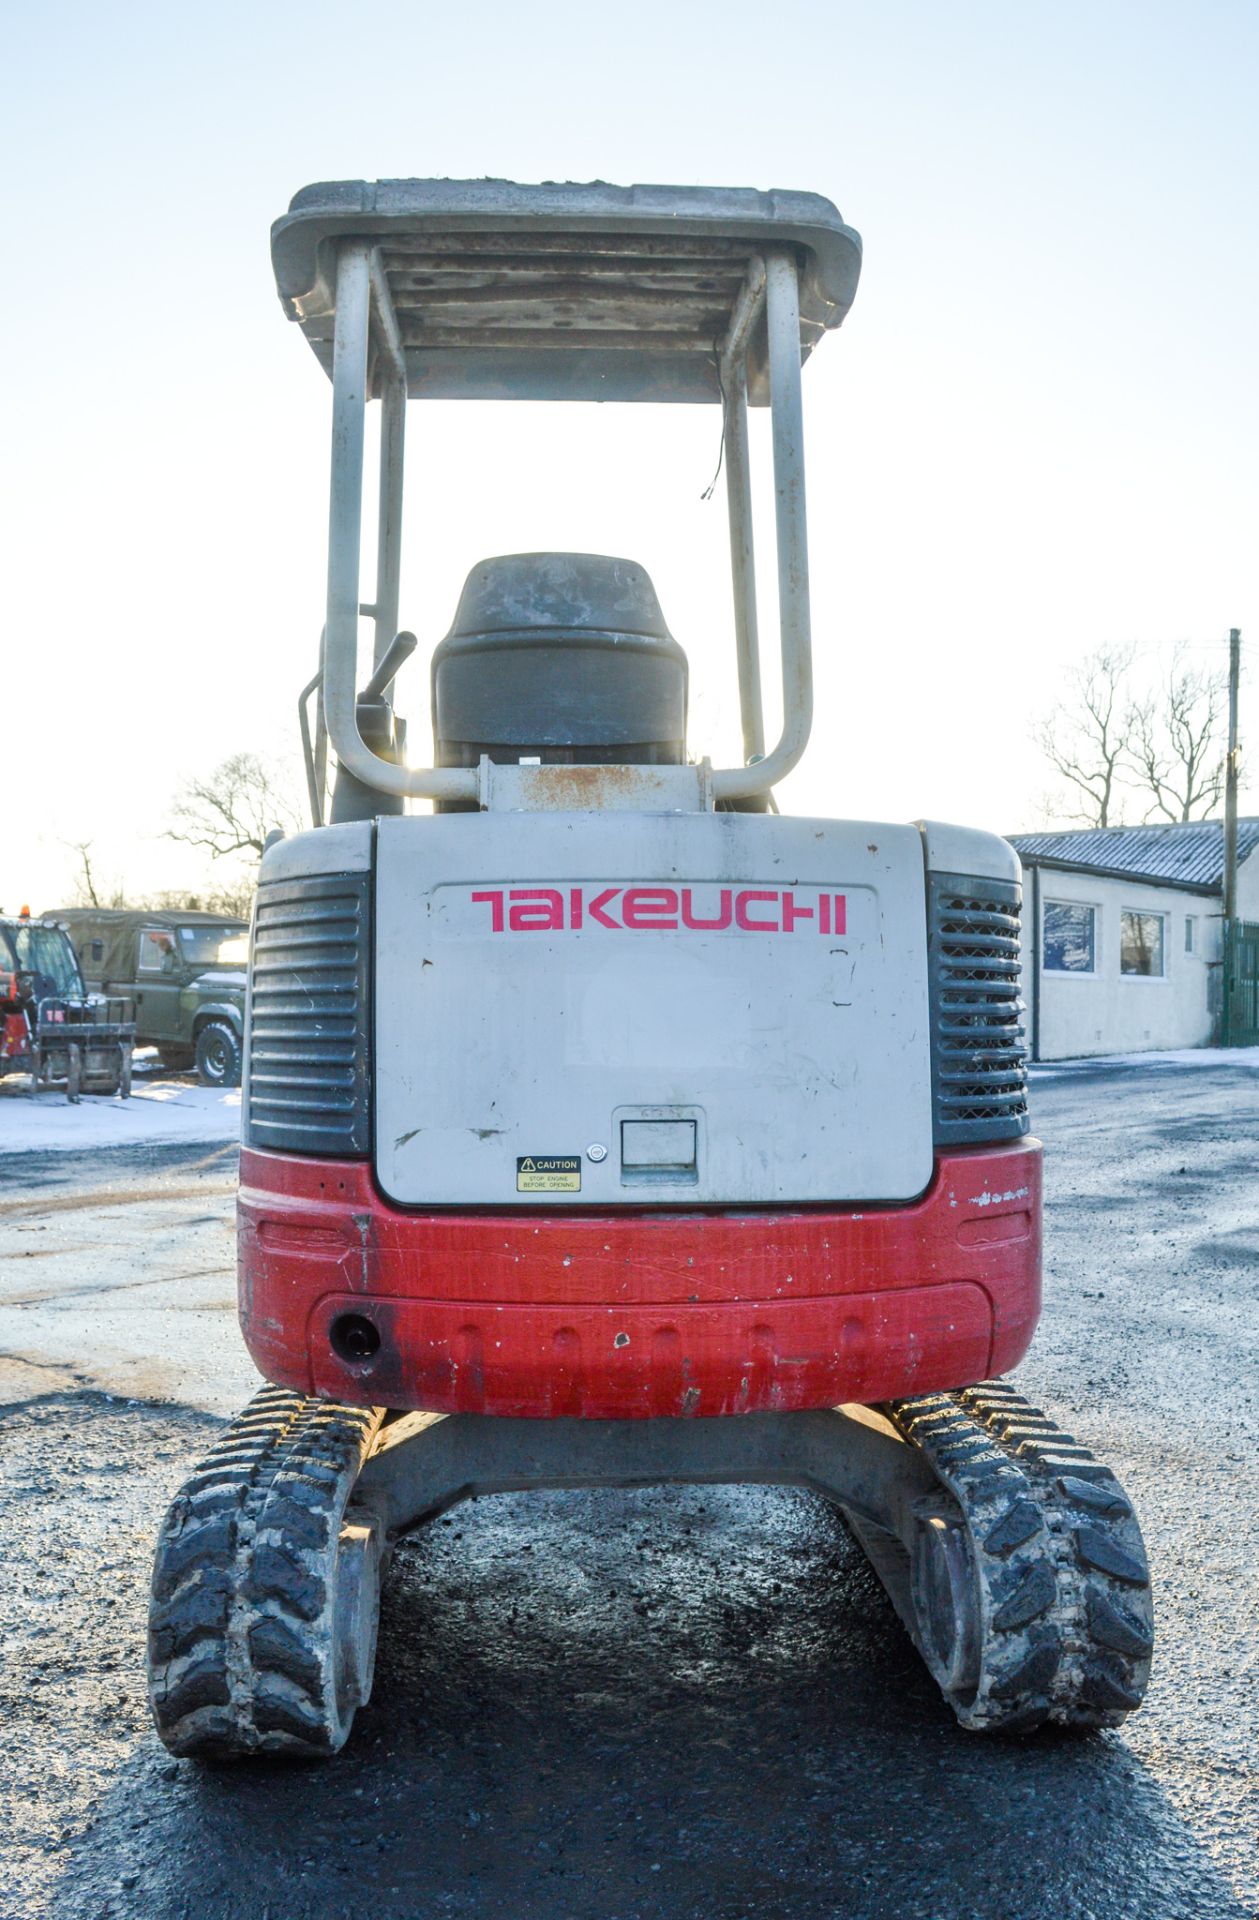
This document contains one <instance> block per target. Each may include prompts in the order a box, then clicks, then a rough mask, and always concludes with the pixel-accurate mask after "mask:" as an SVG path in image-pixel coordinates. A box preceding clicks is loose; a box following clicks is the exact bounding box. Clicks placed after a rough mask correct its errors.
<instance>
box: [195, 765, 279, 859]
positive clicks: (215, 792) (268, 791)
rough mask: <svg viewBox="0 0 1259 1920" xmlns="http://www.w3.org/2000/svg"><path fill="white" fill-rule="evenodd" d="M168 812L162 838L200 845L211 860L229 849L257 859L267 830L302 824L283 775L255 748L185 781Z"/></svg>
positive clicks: (225, 853) (269, 831)
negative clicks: (195, 778) (201, 777)
mask: <svg viewBox="0 0 1259 1920" xmlns="http://www.w3.org/2000/svg"><path fill="white" fill-rule="evenodd" d="M170 817H171V824H170V826H169V827H168V828H167V829H166V834H165V838H166V839H168V840H180V841H182V842H183V843H184V844H185V845H186V846H189V847H201V848H203V849H204V850H205V851H206V852H207V853H209V854H210V856H211V858H212V859H214V860H222V859H226V858H228V857H229V856H231V855H233V854H253V855H254V856H255V857H256V858H257V859H259V860H261V858H262V851H263V848H264V846H265V845H266V840H267V835H268V834H269V833H272V832H274V830H275V829H276V828H277V827H278V828H280V829H281V830H283V831H289V830H291V829H293V828H295V827H298V826H300V825H301V817H300V815H299V813H298V810H297V807H296V805H295V804H294V802H293V800H292V799H291V797H290V795H289V792H288V789H287V787H286V785H285V784H284V782H283V780H282V779H280V778H279V777H278V776H277V775H276V774H275V773H274V772H273V771H272V769H271V768H270V767H269V766H268V765H267V763H266V762H265V761H264V760H262V759H261V758H260V757H259V756H258V755H257V754H256V753H234V754H232V755H231V756H230V757H229V758H228V759H226V760H224V761H223V763H222V765H221V766H218V767H216V768H215V769H214V771H213V773H211V774H209V775H207V776H206V777H205V778H204V779H200V780H190V781H188V782H187V784H186V785H185V786H184V787H183V788H182V789H181V790H180V792H179V793H178V794H177V795H176V797H175V800H174V802H173V804H172V806H171V816H170Z"/></svg>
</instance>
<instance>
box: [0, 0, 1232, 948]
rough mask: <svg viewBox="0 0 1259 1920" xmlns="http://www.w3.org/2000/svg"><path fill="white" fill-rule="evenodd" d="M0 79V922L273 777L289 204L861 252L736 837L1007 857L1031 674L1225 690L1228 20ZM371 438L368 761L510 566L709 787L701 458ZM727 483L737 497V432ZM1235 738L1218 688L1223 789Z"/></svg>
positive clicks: (807, 23) (725, 706)
mask: <svg viewBox="0 0 1259 1920" xmlns="http://www.w3.org/2000/svg"><path fill="white" fill-rule="evenodd" d="M4 42H5V48H6V53H5V60H4V76H3V79H2V80H0V87H2V88H3V98H2V101H0V107H2V110H0V148H3V149H5V150H7V151H4V152H3V159H4V170H3V175H2V176H0V177H2V178H3V179H4V181H5V182H6V183H7V185H6V188H5V199H6V202H7V205H6V207H5V210H4V231H5V237H6V263H5V264H6V273H5V280H6V298H5V300H4V302H3V303H0V351H2V354H3V358H2V362H0V364H3V366H4V368H5V373H6V378H5V383H4V402H3V406H4V426H3V460H2V462H0V468H2V473H0V484H2V485H3V489H4V497H3V501H2V502H0V583H2V585H3V599H4V605H3V613H2V615H0V620H2V621H3V626H2V628H0V635H2V638H0V646H2V649H3V660H4V673H3V692H2V693H0V711H2V712H3V714H4V728H3V746H2V748H0V804H2V805H3V819H4V822H5V828H4V832H3V834H2V835H0V906H3V907H4V908H6V909H7V910H9V911H13V910H14V908H15V907H16V906H17V905H18V904H19V903H20V902H21V901H26V900H30V902H31V903H32V905H33V906H35V907H36V909H37V910H38V909H39V908H40V907H46V906H53V905H56V904H58V903H59V902H60V901H62V900H64V899H65V898H66V896H67V894H68V891H69V889H70V886H71V884H72V881H73V868H74V864H75V859H76V856H75V855H74V854H73V853H72V852H71V850H70V849H71V846H72V844H73V843H75V842H78V841H83V840H90V841H91V843H92V847H93V857H94V860H95V862H96V866H97V870H98V872H99V873H100V875H101V877H102V878H103V879H105V880H106V881H108V880H109V879H110V878H111V877H113V878H119V879H122V880H124V881H125V882H126V883H127V885H128V886H129V887H130V888H131V889H132V890H133V891H135V892H148V891H151V890H153V889H157V888H161V887H168V886H171V887H173V886H177V885H186V884H190V883H196V881H197V880H198V878H199V875H198V874H197V873H195V872H194V867H195V865H196V863H195V862H194V861H193V860H192V859H191V858H190V857H189V856H188V855H187V854H186V853H185V852H184V851H183V850H181V849H180V848H178V847H176V846H175V845H174V844H172V843H171V842H170V841H168V840H166V839H164V838H163V837H162V831H163V828H164V826H165V825H166V822H167V817H168V813H169V807H170V802H171V798H172V796H173V795H174V793H175V792H176V790H177V789H178V787H179V786H180V784H181V782H182V781H183V780H185V779H187V778H189V777H191V776H195V775H199V774H203V773H205V772H207V771H208V770H209V769H210V768H212V767H213V766H214V765H215V764H216V763H217V762H219V761H220V760H222V759H223V758H224V757H226V755H228V754H229V753H233V752H236V751H241V750H254V751H259V752H261V753H263V754H266V755H268V756H276V757H277V758H278V759H280V760H281V761H283V762H284V763H286V764H287V765H288V766H289V767H290V768H291V769H292V772H293V775H294V778H295V780H296V779H297V777H298V770H299V763H298V746H297V738H296V728H295V723H294V711H295V701H296V696H297V692H298V690H299V688H300V687H301V686H302V684H303V683H304V682H305V681H306V680H307V679H308V678H309V676H310V674H311V673H312V672H313V671H314V656H315V648H316V645H317V638H318V632H319V627H320V623H321V619H322V601H323V594H324V565H325V538H326V526H327V469H328V429H329V416H330V404H331V390H330V387H329V385H328V382H327V380H326V378H325V376H324V375H323V374H322V373H321V372H320V370H319V369H318V367H317V365H316V363H315V360H314V358H313V356H312V355H311V353H310V352H309V349H308V348H307V347H306V345H305V343H304V341H303V340H302V338H301V335H300V333H299V331H298V329H297V328H296V327H294V326H292V325H290V324H288V323H287V322H286V321H285V319H284V317H283V314H282V312H281V310H280V307H279V304H278V302H277V300H276V297H275V292H274V283H273V281H272V278H271V273H270V263H269V253H268V231H269V227H270V223H271V221H272V220H273V219H274V218H275V217H276V216H277V215H279V214H280V213H281V212H282V211H283V210H284V208H285V207H286V205H287V203H288V200H289V198H290V197H291V195H292V194H293V193H294V192H296V191H297V189H298V188H300V187H301V186H303V185H305V184H306V183H307V182H310V181H317V180H335V179H357V178H368V179H371V178H383V177H396V176H405V175H418V176H438V175H449V176H452V177H477V176H483V175H494V176H503V177H507V178H511V179H517V180H524V181H529V180H544V179H560V180H563V179H573V180H589V179H596V178H602V179H606V180H612V181H616V182H618V183H622V184H625V183H630V182H634V181H640V182H676V183H679V184H683V185H690V184H705V185H739V186H756V187H773V186H777V187H792V188H802V189H807V190H811V191H815V192H819V193H823V194H825V195H827V196H828V197H829V198H831V199H832V200H834V201H835V203H836V204H837V205H838V207H839V208H840V209H841V211H842V213H843V215H844V217H845V219H846V220H847V221H849V223H850V224H851V225H853V226H855V227H856V228H857V229H858V230H859V231H860V232H861V234H862V236H863V240H864V245H865V264H864V268H863V274H862V283H861V287H860V290H859V292H858V295H857V300H856V304H855V306H854V308H853V310H852V313H851V315H850V317H849V319H848V320H847V322H846V323H845V325H844V327H843V328H842V329H841V330H840V331H839V332H838V333H837V334H833V335H830V336H828V337H827V338H826V339H825V340H824V341H823V343H822V345H821V346H820V348H819V350H818V351H817V353H816V354H815V355H814V357H813V359H812V360H811V361H810V363H809V366H808V367H807V369H806V372H805V402H806V415H805V426H806V452H807V468H808V491H809V511H810V546H811V563H812V574H813V630H814V644H815V665H816V675H817V719H816V722H815V730H814V736H813V744H812V747H811V749H810V752H809V754H808V755H807V756H806V758H805V760H804V762H803V764H802V766H801V768H800V769H799V770H798V771H797V773H796V774H794V775H793V776H792V777H791V779H790V780H789V781H788V782H787V783H786V784H785V785H784V787H783V788H782V790H781V794H780V798H781V801H782V804H783V807H784V810H786V811H790V812H793V813H816V814H821V815H829V816H848V817H856V818H864V819H875V820H877V819H890V820H901V819H912V818H917V817H921V816H928V817H932V818H936V819H952V820H956V821H959V822H963V823H966V824H971V825H977V826H986V827H992V828H996V829H998V830H1016V829H1020V828H1027V827H1034V826H1036V825H1040V824H1043V823H1044V819H1045V806H1046V799H1047V794H1048V791H1049V788H1050V785H1051V781H1050V778H1049V776H1048V770H1047V768H1046V765H1045V763H1044V761H1043V759H1042V758H1041V756H1040V755H1039V753H1038V752H1037V750H1036V748H1035V747H1034V745H1033V743H1032V741H1031V737H1030V728H1031V724H1032V722H1033V721H1034V720H1035V718H1036V717H1037V715H1038V714H1040V713H1041V712H1043V711H1044V709H1045V708H1046V707H1047V706H1048V705H1050V704H1051V703H1052V702H1053V701H1054V700H1055V699H1056V698H1057V697H1058V696H1059V694H1060V692H1061V691H1062V689H1063V686H1064V679H1065V675H1066V673H1067V671H1068V669H1069V667H1070V664H1071V662H1072V661H1074V660H1077V659H1079V658H1080V657H1081V656H1083V655H1085V654H1087V653H1089V652H1090V651H1091V650H1093V649H1094V648H1096V647H1098V646H1100V645H1104V644H1116V643H1119V644H1122V643H1128V642H1134V643H1136V644H1137V645H1138V646H1139V647H1141V648H1142V649H1143V650H1145V653H1146V656H1147V658H1149V659H1150V660H1153V659H1155V658H1156V657H1158V655H1159V653H1160V650H1162V649H1165V648H1167V647H1169V646H1171V645H1172V644H1173V643H1175V642H1176V641H1178V640H1184V641H1187V642H1189V643H1190V644H1191V646H1192V648H1193V649H1194V657H1195V658H1198V659H1200V660H1201V661H1202V662H1203V663H1204V664H1214V665H1219V664H1222V662H1223V660H1224V657H1225V650H1226V643H1227V633H1228V628H1229V627H1230V626H1240V627H1241V628H1242V630H1243V646H1244V648H1245V649H1246V650H1247V653H1248V657H1249V659H1250V660H1254V659H1255V658H1259V652H1257V651H1256V649H1259V548H1257V546H1256V528H1257V527H1259V499H1257V498H1256V494H1257V492H1259V486H1257V482H1256V465H1257V463H1256V449H1257V448H1259V377H1257V375H1256V352H1255V348H1256V339H1257V337H1259V329H1257V327H1256V322H1255V315H1256V313H1259V246H1257V245H1256V240H1257V239H1259V234H1257V233H1256V207H1257V206H1259V198H1257V196H1256V188H1257V186H1259V119H1257V117H1256V115H1255V113H1254V111H1253V103H1254V98H1255V87H1256V80H1257V78H1259V8H1256V7H1255V6H1254V5H1253V4H1251V3H1249V0H1248V3H1246V4H1235V5H1233V4H1226V3H1225V0H1202V3H1201V4H1197V5H1194V6H1192V7H1191V6H1189V5H1185V4H1182V5H1178V6H1169V5H1162V6H1160V5H1158V4H1142V5H1136V4H1128V0H1110V4H1104V5H1098V4H1096V0H1092V3H1091V4H1080V3H1079V0H1055V4H1052V5H1049V4H1015V5H1013V6H1011V5H1010V4H1008V0H1006V4H1002V5H995V4H967V0H958V3H957V4H954V5H952V6H950V7H947V8H946V7H943V6H940V5H938V4H937V5H931V4H926V3H925V0H887V3H885V4H878V5H875V4H867V5H856V4H847V3H846V0H831V3H830V4H826V5H804V4H800V0H779V4H778V5H776V6H775V7H773V8H766V7H764V6H763V5H760V6H755V7H754V6H752V5H747V4H743V0H736V3H735V4H733V5H728V6H726V7H724V8H721V9H717V8H714V7H712V6H708V5H704V6H701V5H697V4H693V3H692V0H671V4H660V0H644V4H640V5H638V6H636V7H635V8H633V9H625V8H616V9H612V8H604V9H596V8H592V7H591V6H589V5H588V4H583V5H580V6H578V5H562V4H552V3H551V0H537V3H536V4H533V5H530V6H528V7H522V6H519V5H510V6H509V5H505V4H502V0H483V4H481V5H479V6H478V7H477V8H475V9H473V10H469V9H452V8H450V7H448V6H442V7H436V6H430V5H428V4H424V3H420V4H411V5H406V6H403V5H397V4H394V3H393V0H375V3H374V4H373V5H372V6H370V7H366V6H359V5H355V4H353V0H340V4H337V5H330V4H325V0H306V3H305V4H303V5H302V6H300V7H298V6H295V5H291V4H288V0H274V3H273V4H268V5H258V4H257V3H256V0H254V4H250V5H241V4H236V3H235V0H223V4H220V5H218V6H216V7H215V8H213V9H196V10H194V9H191V8H186V7H172V6H171V5H170V4H169V0H164V4H162V5H160V6H159V5H148V4H128V0H115V4H113V5H111V6H110V7H108V8H102V7H100V6H99V5H92V6H88V5H85V4H80V3H79V0H70V3H69V4H61V5H56V4H50V5H48V6H46V7H43V8H38V9H36V8H30V7H27V8H22V9H21V10H20V11H19V10H18V9H17V8H16V7H15V6H13V5H12V4H10V8H9V11H8V18H7V23H6V26H5V34H4ZM410 415H411V417H410V421H409V424H408V450H409V462H408V493H407V510H406V527H405V542H404V557H403V572H402V613H401V618H402V623H403V624H404V625H406V626H409V627H412V628H414V630H415V631H416V632H417V633H418V634H419V636H420V641H421V647H420V651H419V654H418V655H417V658H416V660H415V661H414V662H413V663H412V664H411V665H410V666H409V667H408V668H407V670H406V673H405V675H404V676H403V678H402V679H401V680H400V681H399V685H398V696H399V707H400V709H401V710H402V711H404V712H405V713H406V714H407V715H408V718H409V722H410V730H411V734H410V737H411V742H412V754H413V757H419V756H418V754H417V751H416V743H417V742H424V741H425V739H426V735H427V657H428V654H429V652H430V651H431V648H432V646H433V645H434V644H435V643H436V642H437V640H439V639H440V638H441V636H442V634H443V633H444V632H445V631H446V628H447V626H448V625H449V623H450V619H451V616H452V614H453V612H454V607H455V603H456V600H457V598H458V593H459V588H460V585H461V583H462V580H463V577H464V575H465V574H466V572H467V570H468V569H469V567H471V566H472V564H473V563H474V562H475V561H476V560H477V559H479V558H481V557H482V556H484V555H487V554H492V553H501V552H513V551H529V550H534V549H538V548H550V549H557V550H566V549H571V550H586V551H602V552H607V553H613V554H624V555H628V556H631V557H633V558H634V559H636V560H639V561H641V562H642V563H643V564H644V565H645V566H646V567H647V569H648V571H649V572H650V573H651V575H652V577H653V579H654V581H655V584H656V588H657V591H658V593H659V596H660V599H661V602H662V604H663V607H664V610H665V613H666V616H667V618H668V620H669V622H670V625H671V627H672V629H673V631H674V633H675V634H676V636H677V637H678V639H679V640H680V641H681V642H682V644H683V645H684V647H685V648H686V650H687V652H688V654H689V656H690V661H691V685H692V700H691V747H692V750H693V751H697V752H707V753H709V754H711V756H712V757H713V759H714V761H715V762H717V763H718V764H721V763H726V764H729V763H730V762H731V761H732V760H733V759H734V758H735V757H736V755H737V740H738V727H737V699H736V693H735V678H734V660H733V641H732V620H731V612H730V589H729V575H728V563H727V558H726V547H725V540H726V532H725V516H724V505H723V489H721V488H718V490H717V493H716V495H715V496H714V498H713V499H712V500H711V501H710V502H707V503H706V502H704V501H703V499H702V498H701V496H702V494H703V492H704V489H705V488H706V487H707V485H708V482H709V480H710V479H711V477H712V473H713V468H714V466H715V464H716V455H717V449H718V439H719V430H720V423H719V419H718V414H717V410H716V409H715V408H708V407H661V408H646V407H632V408H631V407H624V408H613V407H606V408H604V407H600V408H595V407H584V406H582V407H574V406H569V407H556V408H550V409H547V410H546V411H545V412H544V411H543V410H542V409H540V408H537V407H534V406H515V407H504V406H497V405H488V404H485V403H479V404H475V405H462V406H456V405H454V404H451V403H428V404H427V405H413V406H412V408H411V410H410ZM753 437H754V446H753V457H754V460H756V459H757V458H758V457H759V460H760V471H761V474H762V476H764V475H765V474H766V471H767V467H768V445H767V438H766V421H765V419H764V417H756V418H755V419H754V436H753ZM768 499H769V496H768V493H767V491H766V490H765V488H764V487H762V488H761V490H760V493H759V495H758V500H759V506H760V510H761V519H760V522H759V523H758V524H759V526H760V556H759V557H760V562H761V569H760V570H761V580H762V586H763V587H764V586H765V585H766V583H767V582H770V581H771V568H770V564H769V563H770V555H771V551H772V520H770V519H769V517H768V513H767V508H768ZM370 580H371V576H370V565H369V567H368V570H367V572H366V573H365V576H364V597H368V590H369V589H370ZM771 615H772V601H771V600H770V599H769V598H768V596H767V599H766V604H765V608H764V613H763V618H762V637H763V645H764V649H765V660H764V673H765V678H766V682H767V685H772V683H773V681H774V679H775V676H776V666H775V662H774V659H773V638H774V630H773V622H772V618H771ZM364 646H365V651H366V646H367V635H366V633H365V635H364ZM1255 700H1259V676H1256V675H1255V674H1253V672H1252V673H1251V674H1250V675H1249V676H1248V678H1247V680H1246V681H1245V683H1244V686H1243V712H1242V737H1243V744H1244V743H1245V739H1246V735H1247V726H1248V720H1249V716H1248V714H1247V705H1248V704H1250V703H1251V702H1253V701H1255ZM1252 730H1253V729H1252ZM1248 798H1249V804H1250V805H1251V807H1252V808H1259V783H1256V784H1250V785H1249V794H1248V792H1247V787H1246V786H1244V787H1243V806H1244V807H1245V806H1246V805H1247V803H1248Z"/></svg>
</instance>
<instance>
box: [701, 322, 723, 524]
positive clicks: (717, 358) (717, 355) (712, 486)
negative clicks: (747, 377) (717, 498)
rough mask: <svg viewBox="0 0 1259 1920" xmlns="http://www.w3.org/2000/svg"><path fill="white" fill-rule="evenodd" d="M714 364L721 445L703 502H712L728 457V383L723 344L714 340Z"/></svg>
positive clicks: (702, 496)
mask: <svg viewBox="0 0 1259 1920" xmlns="http://www.w3.org/2000/svg"><path fill="white" fill-rule="evenodd" d="M713 364H714V366H715V367H716V369H717V387H718V390H719V392H720V394H721V445H720V446H719V447H718V449H717V466H716V469H715V471H714V473H713V477H712V479H711V480H710V481H709V483H708V485H707V486H706V487H705V488H704V491H703V493H701V494H700V499H701V500H711V499H712V497H713V493H714V492H715V490H716V486H717V482H718V481H719V480H720V478H721V469H722V464H723V462H724V460H725V457H726V383H725V381H724V380H723V379H722V377H721V342H720V341H719V340H717V339H716V338H714V340H713Z"/></svg>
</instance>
